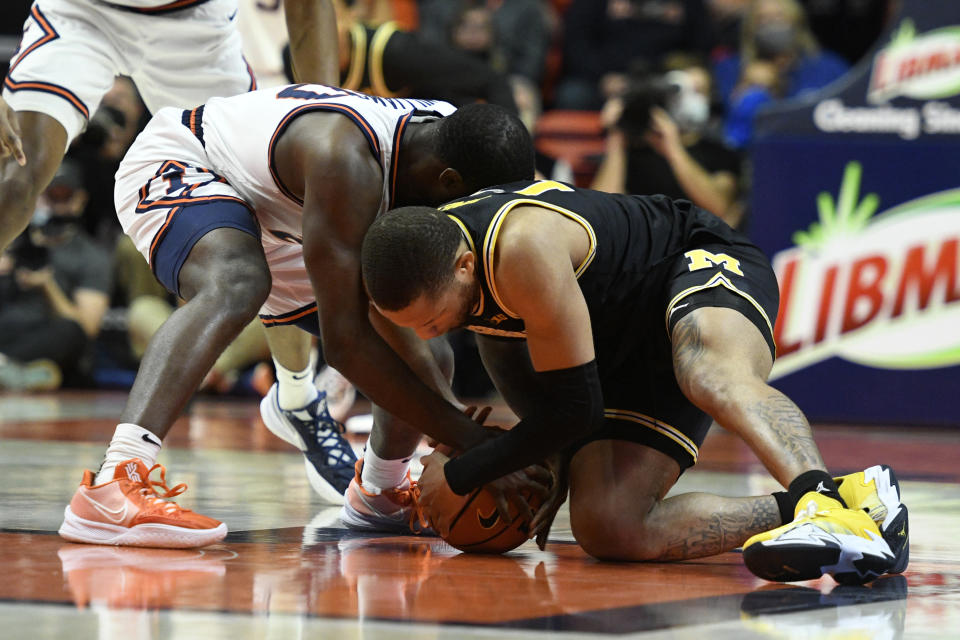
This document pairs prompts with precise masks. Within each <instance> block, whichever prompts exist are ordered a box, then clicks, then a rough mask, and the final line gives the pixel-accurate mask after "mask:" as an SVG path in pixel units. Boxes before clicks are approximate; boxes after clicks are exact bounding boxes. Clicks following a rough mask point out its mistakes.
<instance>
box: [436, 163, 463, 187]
mask: <svg viewBox="0 0 960 640" xmlns="http://www.w3.org/2000/svg"><path fill="white" fill-rule="evenodd" d="M440 184H441V185H443V188H444V189H445V190H447V191H449V192H451V193H461V192H462V191H463V176H461V175H460V172H459V171H457V170H456V169H454V168H453V167H447V168H446V169H444V170H443V171H441V172H440Z"/></svg>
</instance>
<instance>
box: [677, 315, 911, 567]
mask: <svg viewBox="0 0 960 640" xmlns="http://www.w3.org/2000/svg"><path fill="white" fill-rule="evenodd" d="M672 342H673V360H674V371H675V373H676V376H677V381H678V383H679V384H680V388H681V389H682V390H683V392H684V394H685V395H686V396H687V397H688V398H689V399H690V401H691V402H693V403H694V404H695V405H697V406H698V407H699V408H701V409H702V410H703V411H705V412H707V413H708V414H710V415H711V416H712V417H713V418H714V419H715V420H716V421H717V422H718V423H719V424H721V425H722V426H723V427H725V428H726V429H729V430H730V431H733V432H734V433H736V434H738V435H739V436H740V437H741V438H743V439H744V441H746V443H747V444H748V445H749V446H750V448H751V449H752V450H753V451H754V452H755V453H756V454H757V457H759V458H760V460H761V462H763V463H764V465H765V466H766V468H767V470H768V471H769V472H770V473H771V475H773V477H774V478H776V479H777V480H778V481H779V482H780V483H781V484H782V485H783V486H784V487H787V488H788V492H787V494H786V495H787V496H788V498H789V500H788V502H787V503H788V504H789V505H790V506H793V509H794V516H795V517H794V519H793V520H792V521H791V522H788V523H786V524H784V525H783V526H781V527H778V528H776V529H773V530H771V531H768V532H761V533H759V534H758V535H756V536H753V537H751V538H749V539H748V540H746V541H745V543H744V561H745V563H746V564H747V566H748V567H749V568H750V570H751V571H753V572H754V573H755V574H756V575H758V576H760V577H762V578H766V579H768V580H782V581H786V580H808V579H813V578H818V577H820V576H821V575H822V574H824V573H829V574H831V575H832V576H833V577H834V579H836V580H838V581H840V582H849V583H861V582H866V581H868V580H871V579H873V578H875V577H877V576H878V575H882V574H883V573H885V572H886V571H888V570H890V569H893V568H895V567H898V566H900V565H901V564H905V561H903V562H901V560H903V559H902V558H898V557H897V556H900V555H901V554H902V553H905V550H900V549H898V551H897V552H896V555H895V552H894V551H892V550H891V549H892V547H891V546H890V544H889V543H888V542H887V541H885V538H886V539H893V538H895V536H892V532H891V531H890V530H889V528H885V529H884V530H883V531H881V529H880V528H879V527H880V526H883V521H882V520H881V521H879V522H878V521H876V520H875V519H874V517H876V514H874V516H871V515H868V513H867V511H865V510H864V508H863V506H864V505H863V504H862V503H858V504H857V503H855V504H850V505H848V504H847V503H846V500H848V499H849V500H851V501H852V500H855V499H857V500H859V499H860V498H862V497H863V496H865V495H869V496H870V497H873V498H877V499H878V500H882V497H881V495H880V492H881V491H882V487H881V486H880V482H879V481H878V482H877V483H876V484H875V485H874V488H873V490H872V491H867V492H866V493H865V494H862V493H856V492H854V493H852V494H851V493H847V498H846V499H845V498H844V497H843V496H842V495H841V490H840V487H839V486H838V484H837V483H836V481H835V479H833V478H831V477H830V476H829V474H827V473H826V468H825V466H824V464H823V459H822V457H821V456H820V452H819V450H818V448H817V446H816V444H815V443H814V441H813V436H812V433H811V430H810V425H809V424H808V423H807V420H806V418H805V417H804V416H803V414H802V413H801V411H800V409H799V408H798V407H797V406H796V405H795V404H794V403H793V402H792V401H791V400H789V399H788V398H787V397H786V396H784V395H783V394H782V393H780V392H779V391H777V390H775V389H773V388H772V387H770V386H769V385H768V384H767V383H766V378H767V375H768V374H769V372H770V369H771V367H772V358H771V356H770V350H769V348H768V347H767V345H766V342H765V341H764V340H763V338H762V336H761V334H760V331H759V329H757V328H756V326H754V325H753V323H751V322H750V321H749V320H748V319H747V318H746V317H744V316H743V315H741V314H740V313H739V312H737V311H734V310H732V309H725V308H714V307H706V308H700V309H696V310H695V311H693V312H691V313H690V314H689V315H687V316H686V317H684V318H682V319H680V320H679V321H678V322H677V324H676V325H675V326H674V329H673V335H672ZM889 502H890V506H891V508H892V509H893V510H901V509H902V505H901V504H900V501H899V495H895V496H892V497H891V498H890V499H889ZM783 506H784V505H781V509H782V507H783ZM848 506H850V507H852V508H847V507H848ZM781 517H782V519H783V520H787V519H788V518H787V514H784V513H783V511H782V510H781ZM903 528H904V531H905V530H906V512H905V510H903Z"/></svg>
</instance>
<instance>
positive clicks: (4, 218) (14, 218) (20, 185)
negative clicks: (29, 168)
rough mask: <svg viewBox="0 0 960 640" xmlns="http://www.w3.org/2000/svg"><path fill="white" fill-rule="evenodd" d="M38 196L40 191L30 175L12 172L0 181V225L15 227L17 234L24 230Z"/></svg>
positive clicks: (22, 172)
mask: <svg viewBox="0 0 960 640" xmlns="http://www.w3.org/2000/svg"><path fill="white" fill-rule="evenodd" d="M39 194H40V189H39V188H38V187H37V183H36V182H35V181H34V179H33V177H32V176H31V175H30V174H28V173H27V172H25V171H17V170H14V171H12V172H11V175H9V176H8V177H7V178H5V179H4V180H0V223H2V224H3V225H4V226H6V225H12V226H14V227H16V231H17V233H19V232H20V231H23V230H24V229H26V228H27V224H28V223H29V222H30V217H31V216H32V215H33V211H34V209H35V208H36V206H35V205H36V200H37V198H38V197H39Z"/></svg>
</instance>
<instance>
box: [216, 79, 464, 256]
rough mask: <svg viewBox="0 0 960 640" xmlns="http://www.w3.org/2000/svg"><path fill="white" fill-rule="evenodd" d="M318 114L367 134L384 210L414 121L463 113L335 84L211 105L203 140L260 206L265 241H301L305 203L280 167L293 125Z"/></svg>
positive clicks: (222, 169)
mask: <svg viewBox="0 0 960 640" xmlns="http://www.w3.org/2000/svg"><path fill="white" fill-rule="evenodd" d="M316 111H331V112H335V113H339V114H341V115H343V116H345V117H347V118H349V119H350V120H352V121H353V122H354V123H355V124H356V125H357V127H358V128H359V129H360V131H362V132H363V134H364V136H365V137H366V139H367V143H368V144H369V145H370V152H371V153H372V154H373V155H374V157H375V158H377V160H378V162H379V163H380V167H381V169H382V170H383V191H382V198H381V204H380V207H381V209H380V210H381V212H383V211H386V210H387V209H388V208H389V204H390V201H391V200H392V197H393V188H394V185H393V177H394V174H395V172H394V171H393V162H394V160H395V155H396V154H395V149H396V147H397V146H398V143H399V140H400V137H401V136H402V135H403V130H404V128H405V127H406V125H407V124H408V123H409V122H410V121H411V120H412V119H414V118H417V119H421V118H439V117H442V116H445V115H449V114H451V113H453V112H454V111H455V108H454V107H453V106H452V105H450V104H447V103H445V102H437V101H433V100H414V99H388V98H378V97H375V96H369V95H366V94H363V93H356V92H352V91H347V90H345V89H339V88H335V87H327V86H323V85H309V84H308V85H291V86H288V87H283V88H275V89H273V90H269V89H267V90H262V91H254V92H251V93H247V94H244V95H240V96H234V97H231V98H216V99H213V100H210V101H209V102H207V104H206V105H205V106H204V108H203V113H202V119H203V124H202V127H201V128H202V131H201V132H200V133H201V135H202V136H203V143H204V146H205V147H206V151H207V156H208V157H209V158H210V160H211V161H212V163H213V165H212V166H211V167H209V168H210V169H213V170H214V171H215V172H217V173H218V174H220V175H221V176H223V177H224V178H226V180H227V182H228V183H229V184H230V185H232V186H233V187H234V188H235V189H236V190H237V191H238V192H239V193H240V195H241V197H243V199H244V200H246V201H247V202H248V203H250V205H251V206H252V207H253V208H254V210H255V211H256V215H257V220H258V221H259V222H260V226H261V228H262V229H263V233H264V236H269V235H274V236H275V237H278V238H281V237H282V238H284V239H289V237H290V236H291V235H292V236H294V237H296V238H300V233H301V232H300V229H301V221H300V216H301V209H302V206H303V202H302V201H301V200H300V198H298V197H297V196H295V195H294V194H293V193H292V192H291V191H290V190H289V189H288V188H287V186H286V185H284V184H283V182H282V181H281V180H280V178H279V176H277V173H276V171H275V168H274V164H273V163H274V153H275V148H274V146H275V144H276V142H277V140H279V138H280V136H281V135H282V134H283V132H284V131H285V130H286V128H287V127H288V126H289V125H290V123H291V122H293V120H294V119H295V118H296V117H297V116H300V115H303V114H305V113H310V112H316Z"/></svg>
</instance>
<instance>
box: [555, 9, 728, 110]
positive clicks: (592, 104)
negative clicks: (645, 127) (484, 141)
mask: <svg viewBox="0 0 960 640" xmlns="http://www.w3.org/2000/svg"><path fill="white" fill-rule="evenodd" d="M712 41H713V36H712V32H711V24H710V19H709V16H708V14H707V10H706V6H705V4H704V0H573V2H571V3H570V6H569V7H568V8H567V11H566V13H565V14H564V36H563V43H564V44H563V74H562V76H561V78H560V80H559V82H558V85H557V91H556V97H555V103H554V105H553V106H554V107H556V108H559V109H599V108H600V107H601V106H602V105H603V102H604V101H605V100H606V99H607V98H609V97H611V96H614V95H617V94H619V93H622V92H623V90H624V88H625V87H626V83H627V76H626V72H627V70H628V69H629V68H630V65H631V64H632V63H634V62H635V61H637V60H641V61H645V62H646V63H648V64H649V65H656V64H659V63H660V62H661V59H662V58H663V56H664V55H666V54H667V53H670V52H674V51H686V52H691V53H697V54H702V55H706V54H707V52H708V51H709V50H710V47H711V46H712Z"/></svg>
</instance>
